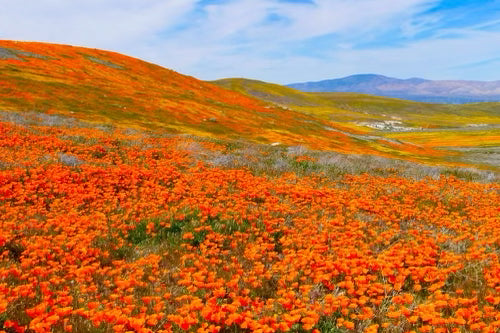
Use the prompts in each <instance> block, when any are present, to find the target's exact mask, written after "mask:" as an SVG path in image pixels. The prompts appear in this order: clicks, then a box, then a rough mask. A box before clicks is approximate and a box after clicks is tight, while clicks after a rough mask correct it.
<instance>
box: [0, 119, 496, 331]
mask: <svg viewBox="0 0 500 333" xmlns="http://www.w3.org/2000/svg"><path fill="white" fill-rule="evenodd" d="M54 119H56V118H54ZM193 147H196V149H194V148H193ZM230 149H231V146H230V145H228V144H226V143H224V142H217V141H215V140H212V141H210V140H198V139H196V138H193V137H186V136H173V135H158V134H154V133H149V132H141V131H131V130H128V131H127V130H117V129H113V128H106V127H101V128H100V127H96V126H80V125H78V123H71V122H68V123H66V124H65V126H54V124H52V126H48V125H44V126H42V125H41V124H15V123H13V122H5V121H4V122H0V167H1V170H0V217H1V218H0V332H9V333H10V332H184V331H185V332H266V333H270V332H367V333H375V332H435V333H440V332H441V333H444V332H492V333H495V332H498V331H499V330H500V261H499V259H500V258H499V256H500V217H499V216H500V207H499V205H498V203H499V202H500V185H499V184H498V183H487V182H483V183H480V182H471V181H464V180H460V179H458V178H454V177H435V178H431V177H424V178H422V179H412V178H403V177H399V176H397V175H395V176H390V175H389V176H385V177H378V176H374V175H369V174H359V175H344V176H343V177H340V178H338V179H336V180H333V179H332V178H329V177H327V176H325V175H324V174H322V173H310V174H307V175H299V174H298V173H297V172H283V173H281V174H276V175H265V174H258V173H255V172H253V171H252V170H250V169H248V168H228V167H217V166H214V165H213V164H210V163H208V162H204V160H203V156H205V155H207V156H208V155H210V154H221V156H226V155H228V154H230V153H231V151H230ZM295 159H296V161H297V163H299V164H300V163H305V162H307V161H309V160H310V159H311V158H310V157H308V156H300V154H298V155H297V156H296V157H295Z"/></svg>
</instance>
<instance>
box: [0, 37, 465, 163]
mask: <svg viewBox="0 0 500 333" xmlns="http://www.w3.org/2000/svg"><path fill="white" fill-rule="evenodd" d="M0 51H1V53H0V55H1V58H0V82H1V84H0V109H3V110H12V111H36V112H44V113H55V114H62V115H69V116H72V117H76V118H79V119H84V120H90V121H94V122H108V123H113V124H115V125H118V126H124V127H129V128H142V129H154V130H163V131H169V132H171V133H190V134H195V135H202V136H211V137H217V138H226V139H228V138H230V139H244V140H250V141H253V142H260V143H267V144H270V143H280V144H285V145H304V146H307V147H309V148H313V149H321V150H325V149H327V150H336V151H343V152H346V153H347V152H348V153H358V154H373V155H381V156H387V157H400V158H405V159H411V160H417V161H423V162H429V163H437V162H439V163H449V164H453V163H456V162H454V161H451V162H450V161H448V160H447V158H448V157H449V156H455V155H458V154H459V153H456V152H443V151H438V150H435V149H433V148H428V147H419V146H415V145H409V144H406V143H404V142H396V141H395V140H393V139H388V140H385V139H384V138H381V139H380V140H379V139H377V140H365V139H364V138H360V137H359V136H357V135H358V134H363V133H364V132H366V130H362V131H360V130H356V129H355V128H353V126H348V127H345V126H342V125H341V124H339V123H335V122H332V121H331V120H329V119H328V117H320V116H318V114H314V113H309V114H308V113H304V112H302V110H296V111H294V110H289V109H286V108H282V107H278V106H276V105H274V104H273V105H271V104H270V103H268V102H265V101H262V100H259V99H256V98H254V97H252V96H248V95H244V94H241V93H239V92H235V91H231V90H228V89H225V88H221V87H219V86H216V85H214V84H211V83H207V82H203V81H200V80H197V79H195V78H193V77H189V76H185V75H181V74H179V73H176V72H174V71H172V70H168V69H165V68H162V67H160V66H156V65H153V64H150V63H147V62H144V61H141V60H139V59H135V58H131V57H127V56H124V55H121V54H117V53H113V52H107V51H102V50H96V49H88V48H82V47H73V46H67V45H54V44H44V43H32V42H14V41H0ZM351 134H352V135H351Z"/></svg>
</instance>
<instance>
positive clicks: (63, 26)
mask: <svg viewBox="0 0 500 333" xmlns="http://www.w3.org/2000/svg"><path fill="white" fill-rule="evenodd" d="M20 2H21V1H10V0H0V6H1V11H0V38H2V39H24V40H42V41H51V42H59V43H69V44H76V45H84V46H89V47H97V48H104V49H111V50H115V51H119V52H122V53H126V54H129V55H132V56H136V57H140V58H143V59H146V60H149V61H152V62H155V63H159V64H161V65H163V66H165V67H169V68H173V69H175V70H177V71H179V72H181V73H186V74H190V75H194V76H197V77H200V78H202V79H215V78H220V77H229V76H243V77H252V78H258V79H264V80H268V81H273V82H280V83H288V82H293V81H302V80H311V79H322V78H330V77H337V76H342V75H349V74H353V73H359V72H376V73H381V74H388V75H395V76H424V77H425V76H426V77H429V78H437V77H439V76H445V77H450V78H458V77H459V76H460V75H461V74H464V75H468V76H471V77H472V76H474V75H476V77H478V78H480V76H481V75H479V74H478V73H473V72H471V71H468V70H466V68H465V67H464V66H462V67H460V66H461V65H464V64H467V63H476V62H478V61H481V60H483V59H491V58H494V57H496V55H497V54H500V46H496V45H497V44H498V43H494V42H493V41H494V40H500V38H499V35H498V33H496V32H493V31H490V32H482V31H479V29H481V28H482V27H485V26H488V25H489V26H491V25H492V24H495V22H498V18H497V21H490V22H480V23H478V24H477V25H476V26H475V27H470V28H469V29H467V30H456V31H454V30H435V31H434V32H433V33H432V34H429V36H428V37H427V38H426V39H423V40H419V41H411V39H412V38H414V36H417V35H419V34H421V33H422V32H426V31H427V32H428V31H429V29H434V28H435V27H436V25H437V23H438V21H439V19H440V18H441V16H440V15H444V14H440V13H437V14H436V13H434V14H432V15H431V14H426V15H420V14H421V13H422V12H423V11H424V10H425V9H427V8H429V7H430V6H433V5H435V4H436V3H437V2H438V1H437V0H405V1H394V0H356V1H352V0H317V1H315V3H314V4H307V3H303V2H295V1H289V2H284V1H278V0H229V1H196V0H71V1H69V0H38V1H34V0H24V1H22V3H20ZM270 16H272V17H273V18H274V20H270V19H269V17H270ZM391 31H399V32H400V36H399V37H401V38H402V40H405V42H404V44H403V43H399V46H398V47H395V46H391V47H390V46H383V45H378V46H377V47H371V48H368V49H363V50H360V49H356V45H358V44H359V43H360V42H368V43H369V42H371V41H376V40H377V39H380V36H383V35H384V34H385V35H387V33H389V32H391ZM450 34H455V35H460V36H461V37H460V38H455V39H451V38H447V37H446V36H448V35H450ZM325 35H330V36H331V37H330V38H327V39H326V41H323V42H322V44H317V45H316V44H314V42H311V39H312V38H321V37H322V36H325ZM306 45H307V47H310V48H311V51H312V52H310V53H308V52H307V50H304V49H305V47H306ZM316 48H317V49H316ZM482 75H483V78H490V77H492V76H494V75H496V73H494V71H489V72H488V71H485V72H483V74H482Z"/></svg>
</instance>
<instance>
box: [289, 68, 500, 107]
mask: <svg viewBox="0 0 500 333" xmlns="http://www.w3.org/2000/svg"><path fill="white" fill-rule="evenodd" d="M288 86H289V87H292V88H295V89H299V90H302V91H308V92H358V93H365V94H373V95H378V96H387V97H395V98H401V99H407V100H414V101H419V102H430V103H477V102H499V101H500V80H499V81H489V82H485V81H465V80H425V79H421V78H410V79H404V80H403V79H397V78H392V77H387V76H383V75H376V74H358V75H351V76H347V77H344V78H340V79H333V80H323V81H317V82H303V83H292V84H289V85H288Z"/></svg>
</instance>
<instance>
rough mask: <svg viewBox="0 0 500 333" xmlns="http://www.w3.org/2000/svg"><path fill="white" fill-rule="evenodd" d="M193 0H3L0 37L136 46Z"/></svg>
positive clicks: (180, 15)
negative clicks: (135, 44)
mask: <svg viewBox="0 0 500 333" xmlns="http://www.w3.org/2000/svg"><path fill="white" fill-rule="evenodd" d="M195 2H196V1H195V0H168V1H165V0H140V1H137V0H71V1H68V0H24V1H7V0H4V1H1V11H0V38H3V39H21V40H41V41H51V42H60V43H71V44H78V45H85V46H90V47H102V48H108V49H109V48H122V47H123V46H124V45H130V46H131V47H133V45H134V43H141V41H147V40H148V39H149V38H150V37H151V35H154V34H155V33H158V32H159V31H161V30H162V29H164V28H165V27H168V26H169V25H173V24H175V23H176V22H178V21H179V20H180V19H182V18H183V16H184V15H185V14H186V13H188V12H189V11H191V10H192V8H193V6H194V5H195Z"/></svg>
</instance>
